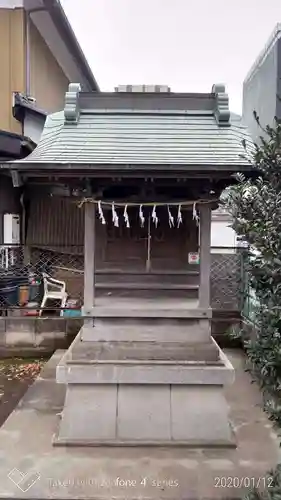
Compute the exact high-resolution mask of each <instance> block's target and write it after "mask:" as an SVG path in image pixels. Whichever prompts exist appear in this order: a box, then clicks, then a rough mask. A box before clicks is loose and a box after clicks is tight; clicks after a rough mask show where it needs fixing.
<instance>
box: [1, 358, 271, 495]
mask: <svg viewBox="0 0 281 500" xmlns="http://www.w3.org/2000/svg"><path fill="white" fill-rule="evenodd" d="M227 354H228V355H229V357H230V359H231V361H232V363H233V364H234V366H235V368H236V374H237V376H236V382H235V384H234V385H233V386H232V387H230V388H229V389H228V390H227V399H228V401H229V404H230V407H231V420H232V423H233V426H234V428H235V430H236V433H237V439H238V448H237V449H236V450H218V449H205V450H203V449H197V450H191V449H183V448H182V449H177V448H173V449H171V448H169V449H164V448H162V449H159V448H158V449H155V448H91V449H89V448H63V447H62V448H54V447H52V445H51V439H52V436H53V433H54V432H55V430H56V426H57V421H58V418H59V417H58V415H57V414H58V413H59V412H60V410H61V408H62V406H63V400H64V387H63V386H60V385H57V384H56V383H55V380H54V374H55V373H54V369H55V366H56V364H57V362H58V360H59V359H60V357H61V355H62V352H57V353H56V355H55V356H54V357H53V358H52V359H51V360H50V361H49V362H48V363H47V364H46V365H45V367H44V369H43V371H42V372H41V376H40V377H39V378H38V379H37V381H36V382H35V383H34V385H33V386H32V387H30V388H29V390H28V392H27V393H26V395H25V396H24V398H23V399H22V401H21V402H20V404H19V406H18V407H17V409H16V410H15V411H14V412H13V414H12V415H11V416H10V417H9V418H8V420H7V421H6V422H5V424H4V425H3V426H2V428H1V429H0V498H3V497H5V498H7V497H8V498H42V499H45V498H58V499H63V498H64V499H72V498H81V499H82V498H88V499H93V498H95V499H107V500H111V499H112V500H113V499H119V500H121V499H122V500H125V499H126V500H132V499H135V498H139V499H143V500H148V499H149V500H160V499H161V500H162V499H163V500H165V499H166V500H167V499H169V500H180V499H181V500H184V499H186V500H187V499H207V498H208V499H219V498H220V499H226V498H229V499H230V498H241V497H242V496H243V491H244V492H245V491H246V490H248V487H249V486H250V485H259V486H264V485H267V486H270V479H267V478H266V476H265V472H266V471H268V470H269V469H270V468H271V467H272V466H274V465H275V464H276V463H277V462H278V460H280V456H279V455H280V451H279V442H278V439H277V436H276V434H275V433H274V432H273V430H272V427H271V424H270V423H269V421H268V420H267V418H266V416H265V414H264V413H263V412H262V410H261V409H260V404H261V397H260V393H259V390H258V388H257V387H256V386H255V385H254V384H251V383H250V378H249V375H248V374H247V373H245V372H244V370H243V364H244V358H243V354H242V353H241V352H239V351H227ZM14 468H17V469H18V470H19V471H21V472H22V473H27V475H26V477H24V478H23V477H22V476H21V475H20V473H19V472H18V471H14V472H13V478H14V481H15V482H18V483H19V486H20V488H19V487H17V486H16V485H15V484H14V483H13V482H12V481H11V480H10V479H9V478H8V474H9V472H10V471H11V470H12V469H14ZM36 474H37V475H36ZM38 476H40V477H38ZM33 483H34V484H33ZM32 484H33V485H32ZM30 485H32V486H30Z"/></svg>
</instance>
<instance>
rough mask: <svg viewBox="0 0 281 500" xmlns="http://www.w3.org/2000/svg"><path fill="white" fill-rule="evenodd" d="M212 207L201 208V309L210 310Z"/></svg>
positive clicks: (202, 206)
mask: <svg viewBox="0 0 281 500" xmlns="http://www.w3.org/2000/svg"><path fill="white" fill-rule="evenodd" d="M211 213H212V212H211V207H210V205H207V204H205V205H201V206H200V227H199V231H200V234H199V245H200V283H199V308H201V309H208V308H210V275H211Z"/></svg>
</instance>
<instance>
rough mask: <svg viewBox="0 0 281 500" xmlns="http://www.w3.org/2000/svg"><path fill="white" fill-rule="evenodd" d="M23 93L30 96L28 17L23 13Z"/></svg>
mask: <svg viewBox="0 0 281 500" xmlns="http://www.w3.org/2000/svg"><path fill="white" fill-rule="evenodd" d="M25 43H26V45H25V47H26V48H25V74H26V77H25V93H26V95H27V96H29V95H30V17H29V13H28V12H26V13H25Z"/></svg>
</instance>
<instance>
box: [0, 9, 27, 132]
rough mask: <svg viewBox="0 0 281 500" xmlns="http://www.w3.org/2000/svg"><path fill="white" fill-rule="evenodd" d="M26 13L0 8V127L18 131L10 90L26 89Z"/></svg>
mask: <svg viewBox="0 0 281 500" xmlns="http://www.w3.org/2000/svg"><path fill="white" fill-rule="evenodd" d="M25 41H26V39H25V13H24V10H23V9H3V8H0V68H1V78H0V93H1V106H0V129H2V130H6V131H9V132H15V133H18V134H20V133H21V124H20V123H19V122H18V121H17V120H15V119H14V118H13V115H12V106H13V92H25V86H26V74H25V52H26V49H25V47H26V46H25Z"/></svg>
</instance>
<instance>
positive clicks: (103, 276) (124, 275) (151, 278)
mask: <svg viewBox="0 0 281 500" xmlns="http://www.w3.org/2000/svg"><path fill="white" fill-rule="evenodd" d="M95 279H96V284H106V283H142V284H144V283H154V284H157V283H158V284H161V285H162V284H170V285H172V284H175V285H177V284H178V285H185V284H190V285H193V284H198V283H199V271H198V270H192V271H186V272H184V273H183V272H177V271H174V272H171V271H169V272H165V273H163V272H156V271H155V272H149V273H132V272H131V273H130V272H97V273H96V276H95Z"/></svg>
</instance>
